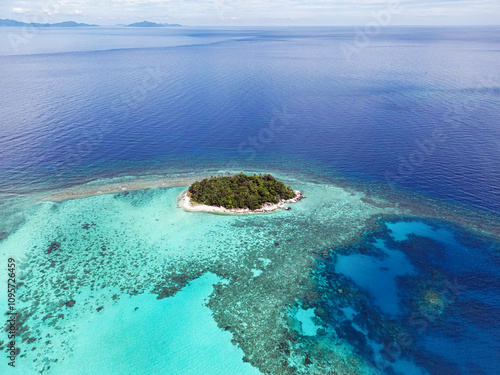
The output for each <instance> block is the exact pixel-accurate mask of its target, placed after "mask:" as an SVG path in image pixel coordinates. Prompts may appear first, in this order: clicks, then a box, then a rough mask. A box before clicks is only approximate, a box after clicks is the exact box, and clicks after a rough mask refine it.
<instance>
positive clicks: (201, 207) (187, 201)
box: [178, 190, 304, 214]
mask: <svg viewBox="0 0 500 375" xmlns="http://www.w3.org/2000/svg"><path fill="white" fill-rule="evenodd" d="M294 192H295V195H296V196H295V198H292V199H282V200H280V201H279V203H276V204H271V203H266V204H264V205H263V206H262V208H259V209H257V210H251V209H249V208H232V209H229V208H225V207H218V206H207V205H205V204H199V203H195V202H192V201H191V198H190V197H189V196H188V192H187V191H185V192H183V193H182V194H181V195H180V196H179V205H178V206H179V207H180V208H182V209H184V210H185V211H190V212H211V213H218V214H252V213H263V212H271V211H275V210H277V209H280V208H281V209H285V210H287V209H288V210H289V209H290V208H289V207H287V206H286V205H285V204H286V203H297V202H298V201H300V200H301V199H303V198H304V197H303V196H302V192H300V191H299V190H294Z"/></svg>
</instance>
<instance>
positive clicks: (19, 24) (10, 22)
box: [0, 18, 183, 27]
mask: <svg viewBox="0 0 500 375" xmlns="http://www.w3.org/2000/svg"><path fill="white" fill-rule="evenodd" d="M0 26H5V27H99V26H101V25H95V24H88V23H78V22H75V21H64V22H57V23H36V22H21V21H16V20H11V19H3V18H0ZM116 26H122V27H182V26H183V25H180V24H178V23H155V22H149V21H142V22H135V23H131V24H129V25H116Z"/></svg>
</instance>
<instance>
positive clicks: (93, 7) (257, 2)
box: [0, 0, 500, 26]
mask: <svg viewBox="0 0 500 375" xmlns="http://www.w3.org/2000/svg"><path fill="white" fill-rule="evenodd" d="M0 18H10V19H15V20H18V21H24V22H41V23H54V22H61V21H68V20H71V21H76V22H85V23H94V24H99V25H115V24H128V23H132V22H138V21H144V20H147V21H152V22H158V23H181V24H184V25H191V26H265V25H273V26H288V25H289V26H321V25H325V26H326V25H343V26H344V25H365V26H366V25H367V24H369V23H370V22H378V23H380V24H384V26H386V24H387V25H500V0H388V1H381V0H1V2H0Z"/></svg>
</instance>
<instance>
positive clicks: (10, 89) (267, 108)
mask: <svg viewBox="0 0 500 375" xmlns="http://www.w3.org/2000/svg"><path fill="white" fill-rule="evenodd" d="M499 31H500V29H498V28H495V27H491V28H462V29H460V28H390V29H387V30H385V31H383V33H382V34H381V35H378V36H377V37H374V38H372V39H370V43H369V44H368V45H367V46H366V47H363V48H361V47H358V46H357V45H356V44H355V43H354V41H353V40H354V38H355V37H356V30H353V29H341V28H339V29H331V28H330V29H324V28H294V29H288V28H279V29H271V30H268V29H245V30H232V29H225V30H218V29H213V30H211V29H209V30H198V29H182V30H177V29H175V30H168V29H167V30H165V29H162V30H149V29H147V30H129V29H120V28H115V29H97V30H96V29H91V30H74V31H71V33H70V34H69V35H67V33H68V32H67V31H65V32H61V31H59V32H57V30H51V31H48V32H47V33H48V35H46V33H43V34H41V33H39V34H34V35H33V36H32V38H30V39H29V42H27V43H25V44H20V45H14V46H12V45H10V44H9V43H8V40H9V39H8V38H7V35H8V33H12V32H14V31H13V29H12V28H4V29H3V30H1V34H0V36H2V48H1V49H0V51H2V52H3V56H0V62H1V63H0V65H1V67H2V68H1V70H0V82H1V86H0V98H1V101H2V126H1V128H0V160H1V163H0V191H18V189H23V187H28V189H32V188H35V187H40V188H43V187H47V182H48V181H51V183H50V184H49V186H54V185H71V184H75V183H78V182H81V181H82V180H85V179H94V178H96V177H98V176H109V175H110V174H116V173H118V174H119V173H124V174H127V173H137V172H141V173H142V172H146V171H150V172H152V171H153V170H158V171H161V170H162V169H164V168H168V167H171V168H173V169H175V168H177V167H178V166H179V165H182V166H183V167H184V168H188V169H189V168H190V165H198V164H199V163H200V162H207V161H209V163H212V164H213V163H219V164H220V165H226V164H227V163H230V164H231V165H235V166H236V168H237V167H238V165H240V164H241V165H247V164H250V165H259V163H272V162H273V160H278V159H280V158H283V157H285V158H290V156H291V157H293V159H296V160H300V162H299V163H296V162H294V161H291V163H292V164H300V166H299V168H302V169H305V170H307V169H308V168H310V169H314V168H316V167H319V168H321V169H324V170H326V171H329V172H330V173H331V175H333V176H336V175H340V176H347V177H350V178H353V179H360V180H363V181H372V182H380V183H382V184H387V186H389V187H392V186H395V187H404V188H409V189H411V190H413V191H417V192H423V193H426V194H429V195H432V196H434V197H438V198H440V199H443V200H450V201H457V202H461V203H465V204H467V205H471V206H476V207H481V208H484V209H487V210H491V211H494V212H496V213H500V199H499V196H500V190H499V186H500V183H499V181H500V168H498V165H499V164H500V153H499V152H498V151H499V150H500V126H499V125H500V106H499V102H500V76H499V70H498V66H499V59H500V57H499V56H500V55H499V53H500V32H499ZM149 44H153V45H154V48H153V47H152V48H148V45H149ZM162 44H163V45H166V47H161V45H162ZM14 47H17V49H15V48H14ZM106 48H107V50H106ZM68 50H69V51H73V52H66V51H68ZM79 50H80V52H78V51H79ZM346 50H347V51H351V52H345V51H346ZM16 52H17V53H18V55H14V54H15V53H16ZM20 53H23V54H22V55H21V54H20ZM28 54H29V55H28ZM281 163H283V161H280V162H279V164H280V165H281ZM324 173H327V172H324Z"/></svg>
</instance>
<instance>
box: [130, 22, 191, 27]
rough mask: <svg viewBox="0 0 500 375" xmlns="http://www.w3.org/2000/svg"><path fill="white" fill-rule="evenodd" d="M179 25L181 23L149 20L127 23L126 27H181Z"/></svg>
mask: <svg viewBox="0 0 500 375" xmlns="http://www.w3.org/2000/svg"><path fill="white" fill-rule="evenodd" d="M181 26H182V25H179V24H178V23H156V22H149V21H142V22H136V23H131V24H130V25H127V27H181Z"/></svg>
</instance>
